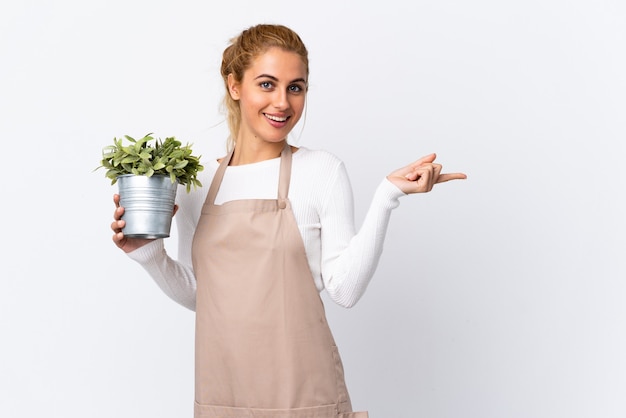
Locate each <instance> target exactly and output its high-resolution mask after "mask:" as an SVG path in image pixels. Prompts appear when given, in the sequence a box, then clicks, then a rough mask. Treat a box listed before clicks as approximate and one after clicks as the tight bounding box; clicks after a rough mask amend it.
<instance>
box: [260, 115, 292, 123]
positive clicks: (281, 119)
mask: <svg viewBox="0 0 626 418" xmlns="http://www.w3.org/2000/svg"><path fill="white" fill-rule="evenodd" d="M265 117H266V118H268V119H271V120H273V121H275V122H284V121H286V120H287V117H283V118H280V117H278V116H272V115H268V114H265Z"/></svg>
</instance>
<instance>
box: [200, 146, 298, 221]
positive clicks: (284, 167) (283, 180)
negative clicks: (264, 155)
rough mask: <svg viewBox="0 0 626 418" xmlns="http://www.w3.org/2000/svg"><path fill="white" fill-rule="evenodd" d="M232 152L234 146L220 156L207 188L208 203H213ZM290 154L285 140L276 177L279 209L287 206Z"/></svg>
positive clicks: (289, 147)
mask: <svg viewBox="0 0 626 418" xmlns="http://www.w3.org/2000/svg"><path fill="white" fill-rule="evenodd" d="M234 152H235V148H234V147H233V149H232V150H230V152H229V153H228V154H227V155H226V156H225V157H224V158H222V161H221V162H220V165H219V167H218V168H217V171H216V172H215V176H214V177H213V181H212V182H211V187H210V188H209V193H208V194H207V198H206V202H207V203H209V204H210V205H213V204H215V198H216V197H217V192H218V191H219V189H220V185H221V184H222V179H223V178H224V173H226V167H228V164H230V160H231V159H232V158H233V153H234ZM291 154H292V153H291V146H290V145H289V144H288V143H287V141H285V146H284V147H283V150H282V151H281V153H280V174H279V179H278V207H279V208H280V209H285V208H286V207H287V196H288V195H289V180H290V179H291Z"/></svg>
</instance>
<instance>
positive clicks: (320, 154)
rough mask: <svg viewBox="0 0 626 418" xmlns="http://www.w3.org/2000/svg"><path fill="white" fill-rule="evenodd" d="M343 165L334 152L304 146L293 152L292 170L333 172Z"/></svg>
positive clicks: (321, 172)
mask: <svg viewBox="0 0 626 418" xmlns="http://www.w3.org/2000/svg"><path fill="white" fill-rule="evenodd" d="M342 166H343V162H342V161H341V159H339V157H337V156H336V155H335V154H333V153H331V152H329V151H326V150H322V149H311V148H306V147H300V148H298V151H297V152H295V153H294V154H293V169H294V171H300V170H306V171H309V170H311V171H315V172H316V173H319V174H330V173H335V172H336V171H337V169H339V168H340V167H342Z"/></svg>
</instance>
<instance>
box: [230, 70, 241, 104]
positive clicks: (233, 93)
mask: <svg viewBox="0 0 626 418" xmlns="http://www.w3.org/2000/svg"><path fill="white" fill-rule="evenodd" d="M227 81H228V94H230V97H231V98H232V99H233V100H239V83H238V82H237V81H236V80H235V76H234V75H233V73H230V74H228V80H227Z"/></svg>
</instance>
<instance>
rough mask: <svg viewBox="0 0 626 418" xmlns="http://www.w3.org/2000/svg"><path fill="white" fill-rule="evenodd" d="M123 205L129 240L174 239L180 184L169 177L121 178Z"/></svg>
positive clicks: (125, 233)
mask: <svg viewBox="0 0 626 418" xmlns="http://www.w3.org/2000/svg"><path fill="white" fill-rule="evenodd" d="M117 183H118V188H119V194H120V206H122V207H123V208H124V215H123V216H122V219H123V220H125V221H126V226H125V227H124V229H123V230H122V232H124V235H125V236H127V237H128V238H147V239H151V238H166V237H169V236H170V229H171V226H172V216H173V213H174V202H175V199H176V190H177V188H178V182H174V183H172V180H170V178H169V176H163V175H153V176H151V177H146V176H135V175H132V174H128V175H123V176H119V177H118V178H117Z"/></svg>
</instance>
